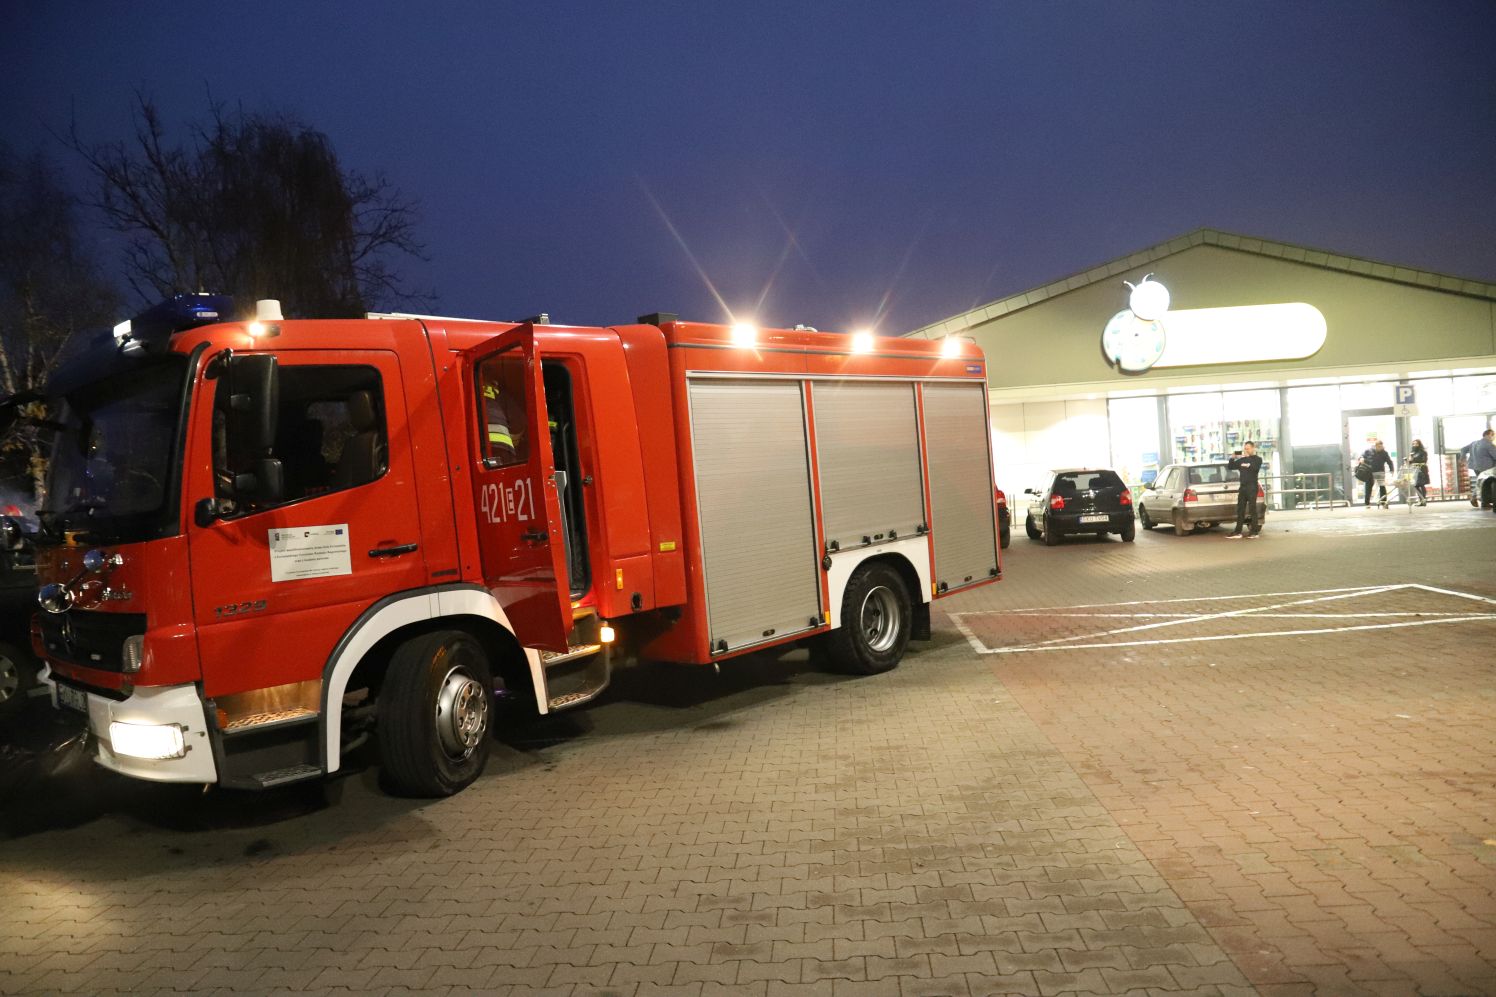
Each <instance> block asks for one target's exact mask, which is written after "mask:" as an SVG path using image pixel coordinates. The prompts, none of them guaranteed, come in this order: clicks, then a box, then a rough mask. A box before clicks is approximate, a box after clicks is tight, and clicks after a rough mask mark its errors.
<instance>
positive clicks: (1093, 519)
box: [1080, 516, 1112, 523]
mask: <svg viewBox="0 0 1496 997" xmlns="http://www.w3.org/2000/svg"><path fill="white" fill-rule="evenodd" d="M1111 518H1112V517H1110V516H1082V517H1080V521H1081V522H1082V523H1104V522H1106V521H1107V520H1108V519H1111Z"/></svg>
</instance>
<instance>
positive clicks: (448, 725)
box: [436, 666, 488, 760]
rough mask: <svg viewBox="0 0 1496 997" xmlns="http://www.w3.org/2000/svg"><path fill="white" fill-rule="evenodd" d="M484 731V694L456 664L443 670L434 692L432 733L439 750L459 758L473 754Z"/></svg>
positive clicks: (486, 707)
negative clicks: (439, 684) (438, 685)
mask: <svg viewBox="0 0 1496 997" xmlns="http://www.w3.org/2000/svg"><path fill="white" fill-rule="evenodd" d="M487 731H488V696H487V694H486V693H485V692H484V690H483V686H482V684H481V683H479V682H478V681H477V680H476V679H474V678H473V677H472V676H471V675H469V674H468V673H467V672H466V671H464V670H463V669H462V668H461V667H460V666H459V667H454V668H453V669H452V670H451V671H449V672H447V674H446V676H445V677H444V678H443V679H442V683H441V688H440V690H439V691H438V692H437V695H436V734H437V737H438V738H439V739H440V741H441V745H442V750H443V751H444V752H446V754H447V756H448V757H449V758H452V759H456V760H461V759H463V758H467V757H468V756H469V755H471V754H472V753H473V751H474V750H475V749H476V748H477V747H478V745H479V744H480V743H482V741H483V736H484V734H486V733H487Z"/></svg>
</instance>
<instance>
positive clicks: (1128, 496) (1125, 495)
mask: <svg viewBox="0 0 1496 997" xmlns="http://www.w3.org/2000/svg"><path fill="white" fill-rule="evenodd" d="M1122 504H1123V505H1132V492H1131V491H1129V490H1127V489H1126V488H1124V489H1122Z"/></svg>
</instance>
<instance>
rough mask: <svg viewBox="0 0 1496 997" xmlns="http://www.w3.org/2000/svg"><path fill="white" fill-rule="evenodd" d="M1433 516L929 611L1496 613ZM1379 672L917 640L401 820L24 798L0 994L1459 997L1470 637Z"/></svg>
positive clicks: (1473, 627) (1493, 916)
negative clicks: (1355, 599)
mask: <svg viewBox="0 0 1496 997" xmlns="http://www.w3.org/2000/svg"><path fill="white" fill-rule="evenodd" d="M1457 512H1458V510H1441V511H1440V512H1439V514H1440V515H1443V516H1446V517H1448V521H1447V523H1446V528H1443V529H1432V528H1430V527H1429V525H1427V524H1437V523H1438V522H1439V521H1438V520H1436V519H1434V518H1433V517H1424V518H1423V520H1422V523H1423V524H1424V525H1421V526H1418V527H1411V528H1410V532H1407V533H1401V532H1396V533H1389V534H1377V533H1375V532H1372V531H1371V529H1370V528H1368V529H1367V532H1366V535H1361V534H1359V533H1357V532H1356V528H1355V527H1356V524H1355V521H1353V520H1350V519H1348V518H1346V517H1348V516H1349V515H1351V514H1348V513H1344V512H1341V513H1337V514H1336V517H1337V518H1336V519H1335V520H1334V521H1331V520H1329V519H1325V520H1321V521H1307V522H1302V523H1301V522H1300V521H1299V520H1297V519H1295V518H1294V517H1278V518H1275V519H1273V520H1270V526H1269V535H1268V536H1267V537H1266V538H1264V539H1262V540H1259V541H1254V542H1252V543H1250V544H1248V543H1238V544H1228V543H1226V542H1224V541H1221V540H1219V539H1218V538H1216V537H1211V536H1203V537H1186V538H1176V537H1173V536H1157V535H1154V534H1143V535H1140V537H1139V540H1138V542H1137V543H1136V544H1130V545H1123V544H1121V543H1119V542H1116V541H1113V542H1112V543H1111V544H1110V545H1105V546H1104V545H1100V544H1094V543H1090V542H1087V541H1082V542H1079V543H1075V544H1067V545H1064V546H1061V547H1058V548H1053V549H1051V548H1044V547H1042V546H1040V545H1029V544H1027V542H1026V541H1025V540H1023V539H1022V537H1021V534H1020V536H1019V539H1017V540H1015V544H1016V546H1015V547H1014V548H1013V549H1011V550H1010V551H1009V552H1008V554H1009V555H1010V556H1009V557H1008V561H1007V569H1008V576H1009V577H1008V579H1007V580H1006V581H1004V582H1003V583H1002V584H1000V585H998V586H994V587H990V588H987V589H983V590H981V591H979V592H975V593H971V594H969V595H966V596H961V597H958V598H957V599H953V600H950V602H949V603H948V604H946V605H947V606H948V608H949V609H951V610H952V611H954V612H957V613H962V614H972V615H973V618H974V619H980V618H982V616H983V614H987V615H991V614H995V613H997V612H1000V611H1001V612H1006V611H1008V610H1013V609H1020V608H1024V607H1044V606H1055V605H1073V604H1082V603H1103V602H1112V601H1149V600H1153V601H1156V600H1163V599H1171V598H1193V597H1198V596H1200V595H1202V594H1215V595H1236V594H1240V593H1243V592H1252V591H1258V592H1261V591H1282V590H1287V589H1294V588H1301V589H1311V588H1333V587H1353V586H1368V585H1374V584H1380V583H1384V582H1388V581H1391V580H1394V579H1395V580H1401V581H1405V582H1407V583H1410V584H1413V583H1417V584H1424V585H1428V586H1431V587H1443V588H1449V589H1458V590H1459V591H1464V592H1467V593H1473V594H1484V595H1486V596H1496V575H1493V572H1492V570H1491V568H1490V567H1489V566H1490V565H1491V564H1492V563H1493V561H1492V558H1493V555H1496V542H1493V541H1496V532H1492V531H1491V530H1489V529H1483V527H1484V526H1485V522H1484V520H1481V521H1480V522H1479V524H1477V523H1476V522H1475V521H1474V520H1471V519H1470V518H1469V517H1468V516H1467V517H1465V518H1459V517H1457V516H1456V515H1455V513H1457ZM1486 518H1491V517H1489V516H1487V517H1486ZM1285 531H1286V532H1285ZM1190 545H1195V546H1190ZM1402 595H1403V596H1404V597H1408V598H1414V599H1421V598H1423V596H1424V595H1428V593H1425V592H1423V591H1422V590H1402ZM1409 604H1410V605H1411V603H1409ZM1387 605H1389V606H1390V605H1393V604H1392V603H1387ZM1419 605H1422V604H1421V603H1420V604H1419ZM1429 605H1430V606H1432V605H1433V603H1430V604H1429ZM1379 611H1383V612H1400V611H1402V610H1396V609H1386V608H1384V609H1382V610H1379ZM1407 611H1408V612H1412V611H1416V610H1407ZM1422 611H1424V612H1441V611H1443V610H1436V609H1431V608H1428V607H1427V606H1426V607H1424V609H1423V610H1422ZM1388 619H1391V618H1390V617H1389V618H1388ZM1400 619H1401V618H1400ZM1036 620H1037V621H1038V622H1035V621H1036ZM1010 622H1011V623H1012V630H1011V631H1001V632H1002V633H1004V634H1005V635H1006V636H1004V638H1003V639H1005V640H1010V639H1011V640H1012V641H1013V642H1014V643H1017V642H1018V640H1017V638H1018V637H1020V636H1021V637H1022V638H1023V639H1024V640H1026V641H1037V640H1049V639H1055V638H1062V637H1066V638H1071V639H1074V638H1076V637H1077V636H1082V637H1083V636H1084V634H1086V633H1094V632H1095V631H1096V629H1097V625H1096V621H1095V620H1094V619H1093V620H1078V619H1073V618H1072V619H1056V620H1050V621H1048V622H1047V623H1046V622H1045V621H1044V620H1043V619H1042V618H1039V617H1014V618H1013V619H1012V620H1011V621H1010ZM1252 625H1259V626H1260V625H1266V624H1265V623H1264V621H1256V622H1255V623H1254V624H1252ZM1273 625H1278V624H1273ZM1087 628H1089V629H1087ZM1180 632H1181V633H1184V632H1186V631H1180ZM1400 633H1401V631H1398V630H1385V631H1380V630H1379V631H1363V632H1359V635H1356V636H1345V635H1339V636H1336V635H1329V636H1310V637H1302V638H1300V637H1288V638H1273V640H1277V641H1279V642H1281V643H1283V644H1285V645H1291V646H1292V647H1293V648H1294V650H1293V652H1292V653H1280V652H1278V651H1274V652H1272V653H1271V654H1264V653H1263V652H1262V651H1261V648H1260V645H1261V644H1263V643H1267V642H1269V641H1268V640H1266V639H1258V640H1255V641H1252V642H1251V643H1250V644H1249V653H1247V654H1246V655H1245V657H1246V658H1247V659H1248V660H1247V661H1245V662H1238V661H1237V660H1236V657H1235V656H1233V648H1234V647H1235V645H1234V644H1232V645H1231V647H1227V646H1225V645H1226V644H1227V643H1229V642H1217V643H1216V644H1214V645H1212V644H1205V643H1181V644H1172V645H1160V647H1159V648H1158V649H1156V650H1150V649H1148V648H1133V649H1128V650H1126V651H1123V650H1120V649H1119V650H1112V651H1108V650H1104V649H1090V650H1067V651H1064V652H1058V653H1043V654H1032V655H1023V654H1009V655H979V654H976V653H974V649H973V647H972V645H971V644H970V643H969V642H968V641H967V640H966V639H965V638H964V637H963V636H961V635H960V634H959V633H957V632H956V631H955V630H954V629H953V628H952V626H951V625H950V624H949V623H948V622H946V621H943V620H937V640H936V641H935V642H933V644H931V645H925V646H923V647H919V648H918V650H917V652H916V653H915V654H912V655H911V656H910V657H909V658H908V659H907V660H906V662H905V664H904V666H903V667H901V668H900V669H898V670H897V671H895V672H893V673H890V674H888V675H883V676H876V677H872V678H866V679H852V678H846V677H839V676H830V675H825V674H822V673H820V672H818V671H817V670H815V669H814V668H812V667H811V666H810V665H809V664H808V663H807V662H806V661H805V659H804V656H803V653H795V654H791V655H787V656H785V657H783V658H780V659H769V658H764V659H756V660H753V661H750V662H745V663H736V664H737V667H731V666H727V667H724V670H723V674H722V676H720V677H713V676H711V675H710V674H708V673H705V672H700V671H690V672H682V671H681V670H672V669H663V668H646V669H639V670H636V671H634V672H631V673H626V674H624V675H622V676H620V678H619V680H618V681H617V682H616V683H615V687H614V688H613V689H612V690H610V692H609V693H608V694H607V697H606V699H605V700H604V701H603V702H601V703H599V704H597V705H595V706H594V707H592V708H589V709H586V710H583V711H579V712H574V713H569V714H563V715H560V716H558V717H554V718H547V719H545V720H543V721H539V722H534V723H530V724H525V725H520V726H517V727H516V728H515V729H514V730H512V731H511V732H510V733H509V734H508V735H507V736H506V738H505V740H504V742H503V744H501V745H499V746H498V747H499V750H498V751H497V752H496V757H495V759H494V761H493V763H492V764H491V765H490V769H489V771H488V772H487V774H486V775H485V776H484V778H483V779H482V780H480V781H479V782H478V783H477V784H476V785H475V786H474V787H472V788H471V789H470V790H469V791H467V792H465V793H463V794H461V795H459V796H458V797H455V798H453V799H451V800H443V801H438V802H413V801H405V800H397V799H392V798H389V797H387V796H384V795H383V794H381V793H380V792H379V791H378V789H377V786H376V780H375V774H374V773H373V771H372V770H363V771H355V772H353V773H351V774H350V775H349V776H348V777H346V778H344V779H342V780H339V781H338V782H336V783H334V784H333V787H332V790H331V792H330V793H329V794H328V795H329V797H330V800H331V801H330V802H326V801H324V799H323V796H322V793H321V792H320V790H318V791H313V790H307V789H300V790H295V791H287V792H283V793H277V794H272V795H266V796H249V797H244V796H238V795H236V794H225V793H215V794H210V795H208V796H206V797H204V796H201V795H198V794H195V793H193V792H190V791H185V790H183V789H181V788H176V787H158V786H143V785H141V784H133V783H125V782H123V781H122V780H116V779H114V778H113V777H110V776H108V775H107V774H105V773H102V772H98V771H93V770H89V769H87V768H85V769H83V770H82V771H80V772H73V771H68V770H64V771H62V772H61V773H60V774H58V775H56V776H53V777H47V778H43V777H40V776H39V777H38V778H37V780H36V781H35V782H34V783H32V784H31V786H30V787H29V789H28V791H27V794H26V795H25V796H22V797H19V798H12V799H10V800H8V801H6V804H5V805H6V806H7V807H8V808H10V809H11V812H10V813H7V814H4V815H0V816H3V820H0V824H3V826H4V827H6V828H7V829H8V835H9V836H8V837H7V838H4V839H0V897H3V903H0V993H6V994H10V993H26V994H31V993H69V994H76V993H89V994H108V993H116V992H118V993H126V992H129V993H152V992H161V993H183V992H189V993H202V994H249V993H255V994H258V993H271V992H296V993H327V994H349V993H383V994H400V993H422V994H444V993H446V994H458V993H461V994H467V993H497V994H618V995H644V994H671V995H675V994H680V995H696V994H732V995H740V994H744V995H761V997H769V995H829V997H839V995H858V994H863V995H875V997H882V995H890V997H893V995H906V994H907V995H936V994H989V993H1017V994H1062V993H1083V992H1094V993H1171V994H1174V993H1191V994H1202V995H1203V994H1214V995H1222V994H1247V993H1254V992H1260V993H1268V994H1278V993H1282V994H1290V993H1311V992H1318V993H1324V994H1339V993H1346V994H1356V993H1423V994H1457V993H1487V992H1492V984H1491V982H1490V981H1491V979H1492V974H1491V967H1492V966H1493V964H1496V950H1493V945H1492V932H1493V925H1496V907H1493V904H1492V896H1493V888H1496V847H1493V846H1491V845H1488V844H1486V843H1485V842H1486V841H1487V840H1496V811H1493V801H1492V796H1493V794H1492V792H1491V770H1492V764H1491V756H1492V752H1491V748H1492V747H1496V745H1493V744H1492V734H1491V731H1492V730H1493V729H1496V727H1493V726H1492V723H1491V721H1492V719H1493V717H1492V714H1493V712H1496V680H1493V672H1492V668H1493V666H1492V665H1491V663H1490V658H1491V657H1492V656H1491V655H1488V654H1485V655H1483V654H1481V653H1479V650H1478V649H1479V648H1480V647H1481V642H1485V644H1486V645H1487V646H1488V645H1489V644H1490V641H1491V638H1492V637H1496V626H1493V625H1492V624H1491V623H1489V622H1482V621H1479V620H1477V621H1474V622H1463V623H1450V624H1447V625H1434V626H1427V627H1424V628H1421V630H1420V631H1418V634H1419V636H1418V643H1419V648H1418V649H1417V650H1416V651H1413V650H1410V649H1409V646H1408V643H1407V641H1406V639H1405V638H1404V637H1402V636H1400ZM1207 648H1208V650H1204V649H1207ZM1212 662H1214V663H1215V665H1216V667H1215V668H1211V667H1210V664H1211V663H1212ZM1399 713H1401V714H1405V717H1398V716H1397V714H1399Z"/></svg>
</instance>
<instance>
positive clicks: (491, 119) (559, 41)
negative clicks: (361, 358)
mask: <svg viewBox="0 0 1496 997" xmlns="http://www.w3.org/2000/svg"><path fill="white" fill-rule="evenodd" d="M0 9H3V10H4V18H3V20H4V30H3V34H0V122H3V125H0V139H3V140H4V141H5V142H6V143H8V144H9V145H10V147H11V149H12V151H15V152H21V153H25V152H29V151H30V150H32V149H34V148H37V147H42V148H45V149H47V151H49V152H51V153H53V154H54V155H55V156H56V157H57V158H58V159H61V160H66V159H67V157H68V156H69V155H70V154H69V153H67V151H66V150H64V149H63V148H61V146H60V145H59V144H58V143H57V142H56V140H55V139H53V138H51V137H49V135H48V129H49V128H50V129H52V130H54V131H65V130H66V128H67V124H68V120H69V116H70V114H76V119H77V123H78V128H79V131H80V132H81V134H82V135H83V136H84V138H85V139H89V140H105V139H115V138H120V137H123V136H124V135H125V134H126V131H127V129H128V127H129V115H130V111H131V106H132V101H133V93H134V91H135V90H137V89H138V90H142V91H143V92H145V93H147V94H149V95H151V96H153V97H154V98H155V99H156V100H157V102H158V104H159V106H160V107H161V109H162V111H163V112H164V115H165V118H166V120H167V122H168V123H170V124H171V125H173V126H174V127H176V128H180V127H181V126H182V125H183V124H185V123H186V122H188V121H190V120H196V119H201V118H202V117H204V115H205V111H206V107H207V95H208V94H210V93H211V95H212V96H213V98H215V99H217V100H221V101H224V102H227V103H229V104H231V105H233V104H238V103H242V104H243V106H244V107H245V108H246V109H247V110H252V111H259V110H285V111H289V112H292V113H294V114H295V115H297V116H298V117H300V118H302V119H303V120H305V121H307V122H309V123H310V124H312V125H313V126H315V127H316V128H318V129H320V130H322V131H324V132H326V133H327V134H328V135H329V136H330V138H331V139H332V142H333V144H334V146H335V148H336V149H337V151H338V153H339V154H340V156H341V157H342V159H343V161H344V164H345V165H346V166H349V167H352V168H354V169H358V170H360V171H363V172H366V173H376V172H377V173H383V174H384V175H385V176H387V177H388V178H389V179H390V180H391V181H392V182H393V183H395V184H396V185H397V186H398V187H400V188H401V189H402V190H403V191H404V192H405V193H407V194H410V195H412V196H414V197H416V198H418V199H419V201H420V205H421V209H420V236H421V238H422V240H423V241H424V242H425V244H426V246H427V251H428V253H429V255H430V262H429V263H420V262H416V261H411V262H408V263H403V264H401V268H402V270H403V271H404V273H405V274H406V276H407V277H408V279H409V282H410V283H411V284H412V285H413V286H416V287H424V288H429V289H433V290H434V291H435V292H436V294H437V302H436V304H435V305H434V306H432V308H433V310H434V311H437V312H439V313H442V314H455V315H468V316H473V317H482V318H494V319H512V318H520V317H524V316H527V315H530V314H533V313H535V312H540V311H545V312H548V313H549V314H550V315H551V317H552V319H553V320H554V321H557V322H563V323H572V324H604V323H617V322H626V321H631V320H633V318H634V317H635V316H636V315H639V314H642V313H645V312H652V311H673V312H678V313H679V314H680V315H681V316H682V317H683V318H692V319H700V320H706V321H718V320H725V319H727V318H728V317H729V313H730V315H731V316H732V317H735V318H737V319H756V320H758V321H760V322H762V323H763V324H766V325H781V326H782V325H793V324H795V323H797V322H804V323H808V324H811V325H815V326H818V327H820V328H823V329H851V328H856V327H863V326H868V325H871V324H876V327H877V329H878V331H879V332H881V333H884V334H897V333H901V332H907V331H909V330H911V329H913V328H916V327H918V326H921V325H923V324H926V323H929V322H933V321H936V320H939V319H941V318H944V317H947V316H949V315H951V314H954V313H957V312H960V311H964V310H966V309H968V308H971V307H972V306H974V305H977V304H981V303H984V302H987V301H991V300H994V299H997V298H1001V297H1004V296H1006V295H1008V294H1011V293H1013V292H1016V291H1022V290H1025V289H1028V288H1030V287H1033V286H1035V285H1038V284H1041V283H1044V282H1047V281H1049V280H1052V279H1055V278H1058V277H1061V276H1065V275H1067V274H1070V273H1073V272H1076V271H1079V270H1082V269H1085V268H1086V267H1089V266H1092V265H1094V264H1097V263H1100V262H1103V261H1106V260H1109V259H1112V258H1114V257H1117V256H1122V255H1125V254H1127V253H1130V252H1133V251H1135V250H1138V249H1141V248H1144V247H1146V246H1150V245H1153V244H1156V243H1159V242H1162V241H1164V240H1167V239H1169V238H1172V237H1174V236H1177V235H1182V234H1184V233H1186V232H1188V231H1190V230H1192V229H1195V228H1198V227H1201V226H1210V227H1214V228H1220V229H1225V230H1227V231H1233V232H1240V233H1243V234H1247V235H1256V236H1262V237H1265V238H1269V239H1273V240H1278V241H1283V242H1289V243H1296V244H1302V245H1307V246H1313V247H1316V248H1322V249H1329V250H1333V251H1336V252H1341V253H1345V254H1349V255H1354V256H1365V257H1371V258H1373V259H1378V260H1384V261H1388V262H1395V263H1400V264H1404V265H1409V266H1414V267H1419V268H1423V269H1429V270H1434V271H1440V272H1446V273H1453V274H1457V275H1460V276H1464V277H1473V278H1478V279H1483V280H1491V281H1496V3H1493V2H1489V0H1473V2H1467V3H1438V2H1416V3H1415V2H1411V0H1410V2H1406V3H1373V2H1365V0H1357V2H1343V3H1340V2H1314V3H1304V2H1292V3H1265V2H1264V3H1258V2H1225V0H1222V2H1174V3H1163V2H1158V3H1143V2H1117V3H1070V2H1054V3H1038V2H1034V3H937V2H907V0H906V2H903V3H872V2H867V3H847V4H829V3H815V2H784V3H710V2H687V3H663V2H651V3H634V4H624V3H604V2H601V0H599V2H597V3H586V4H568V3H554V2H544V3H533V2H531V3H482V4H477V3H475V4H457V3H432V4H426V3H410V2H408V0H407V2H388V0H377V2H371V0H361V2H358V3H340V4H332V3H312V2H299V3H270V2H255V3H242V2H241V3H232V4H226V3H214V2H194V3H190V4H189V3H128V4H126V3H108V4H106V3H62V2H53V3H40V2H38V3H27V2H22V0H0ZM99 238H100V247H101V249H100V252H101V254H103V255H105V256H107V255H108V254H109V253H110V252H112V249H111V243H109V242H108V241H107V237H105V236H102V235H101V236H100V237H99ZM708 282H709V284H710V287H709V285H708ZM712 288H715V291H713V290H712Z"/></svg>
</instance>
